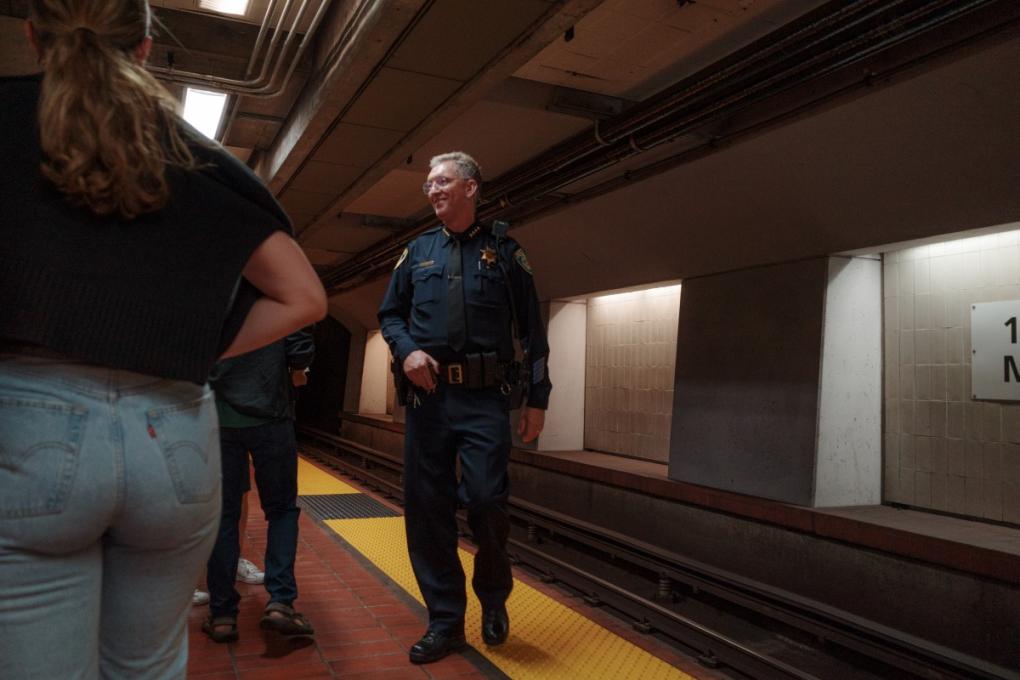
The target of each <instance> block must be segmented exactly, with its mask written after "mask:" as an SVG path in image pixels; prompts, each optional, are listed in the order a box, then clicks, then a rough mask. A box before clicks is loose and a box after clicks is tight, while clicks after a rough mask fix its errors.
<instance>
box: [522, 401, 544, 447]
mask: <svg viewBox="0 0 1020 680" xmlns="http://www.w3.org/2000/svg"><path fill="white" fill-rule="evenodd" d="M543 427H545V411H544V410H543V409H540V408H532V407H530V406H525V407H524V408H523V409H521V418H520V420H518V421H517V434H519V435H520V436H521V439H522V440H523V441H525V442H530V441H532V440H533V439H534V438H535V437H537V436H538V435H539V434H540V433H541V432H542V428H543Z"/></svg>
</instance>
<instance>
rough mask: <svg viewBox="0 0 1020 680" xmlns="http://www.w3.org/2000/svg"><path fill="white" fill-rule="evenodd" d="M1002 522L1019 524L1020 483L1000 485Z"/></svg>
mask: <svg viewBox="0 0 1020 680" xmlns="http://www.w3.org/2000/svg"><path fill="white" fill-rule="evenodd" d="M1002 520H1003V521H1004V522H1013V523H1014V524H1020V483H1016V482H1003V484H1002Z"/></svg>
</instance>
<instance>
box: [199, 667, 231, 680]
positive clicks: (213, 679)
mask: <svg viewBox="0 0 1020 680" xmlns="http://www.w3.org/2000/svg"><path fill="white" fill-rule="evenodd" d="M188 680H237V675H235V674H234V671H230V672H229V673H228V672H224V671H218V672H215V673H203V672H201V671H198V672H196V671H193V670H190V669H189V670H188Z"/></svg>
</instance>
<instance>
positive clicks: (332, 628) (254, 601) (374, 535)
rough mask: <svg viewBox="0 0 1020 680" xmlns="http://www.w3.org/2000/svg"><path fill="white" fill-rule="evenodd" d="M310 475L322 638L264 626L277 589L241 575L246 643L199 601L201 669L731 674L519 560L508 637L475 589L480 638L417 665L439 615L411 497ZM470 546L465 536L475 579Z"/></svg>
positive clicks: (313, 608) (306, 505) (264, 677)
mask: <svg viewBox="0 0 1020 680" xmlns="http://www.w3.org/2000/svg"><path fill="white" fill-rule="evenodd" d="M298 476H299V490H298V493H299V502H300V505H301V506H302V516H301V520H300V522H301V524H300V528H301V534H300V542H299V546H298V557H297V568H296V569H297V580H298V589H299V592H300V596H299V599H298V601H297V602H296V609H298V611H301V612H302V613H304V614H305V615H307V617H308V618H309V620H310V621H311V622H312V625H313V626H314V627H315V631H316V634H315V636H314V638H290V639H287V638H283V637H281V636H279V635H277V634H276V633H274V632H270V631H263V630H261V629H260V628H259V619H260V617H261V616H262V610H263V608H264V607H265V604H266V602H267V601H268V596H267V594H266V592H265V590H264V589H263V587H262V586H255V585H246V584H243V583H238V590H239V591H240V592H241V595H242V600H241V612H240V615H239V617H238V630H239V633H240V639H239V640H238V641H237V642H235V643H230V644H217V643H214V642H212V640H210V639H209V638H208V637H206V635H204V634H203V633H202V632H201V630H200V626H201V623H202V620H203V619H204V618H205V616H206V615H207V613H208V607H194V608H193V609H192V611H191V615H190V622H189V636H190V649H189V651H190V658H189V664H188V677H189V678H193V679H195V680H274V679H276V678H281V679H282V678H288V679H291V680H297V679H303V678H351V679H357V678H365V679H368V678H373V679H374V678H379V679H382V678H387V679H401V678H543V679H545V678H614V679H625V678H642V679H648V680H657V679H662V680H666V679H673V678H676V679H685V678H699V679H701V678H722V677H725V676H723V675H722V674H719V673H716V672H714V671H712V670H710V669H707V668H704V667H702V666H700V665H699V664H698V663H697V662H696V660H694V659H693V658H690V657H686V656H683V655H681V654H680V653H678V652H677V651H675V650H674V649H672V648H671V647H669V646H667V645H665V644H663V643H661V642H659V641H658V640H656V639H655V638H653V637H651V636H648V635H642V634H640V633H637V632H635V631H634V630H633V629H631V628H630V627H629V626H628V625H626V624H625V623H624V622H622V621H620V620H618V619H615V618H613V617H612V616H610V615H608V614H605V613H603V612H601V611H598V610H596V609H593V608H591V607H588V606H586V605H585V604H584V603H583V602H582V601H581V600H580V599H579V598H576V597H573V596H571V595H569V594H567V593H565V592H564V591H560V590H558V589H557V588H556V587H555V586H551V585H547V584H543V583H540V582H539V581H538V580H537V579H534V578H531V577H529V576H528V575H527V574H526V573H524V572H523V571H521V570H519V569H516V568H515V571H514V591H513V593H512V595H511V599H510V601H509V602H508V609H509V611H510V616H511V632H510V639H509V640H508V641H507V643H506V644H504V645H502V646H500V647H495V648H488V647H486V646H485V645H484V644H483V643H482V641H481V635H480V631H479V626H480V616H481V611H480V607H479V604H478V601H477V600H476V599H475V598H474V596H473V595H469V603H468V612H467V627H466V628H467V630H466V632H467V637H468V644H469V645H470V647H469V648H468V649H467V650H466V651H464V652H463V653H460V654H453V655H451V656H449V657H447V658H445V659H443V660H442V661H440V662H438V663H434V664H428V665H423V666H415V665H412V664H411V663H410V662H409V661H408V656H407V651H408V648H409V647H410V646H411V645H412V644H413V643H414V642H415V641H416V640H417V639H418V638H419V637H420V636H421V635H422V633H423V632H424V630H425V626H426V622H427V617H426V612H425V607H424V605H423V603H422V601H421V595H420V594H419V592H418V589H417V587H416V586H415V583H414V577H413V574H412V573H411V567H410V562H409V560H408V558H407V551H406V547H405V545H404V529H403V517H402V516H401V510H400V508H399V506H396V505H393V504H391V503H389V502H387V501H386V500H385V499H383V498H381V497H378V496H376V495H373V494H371V493H369V492H368V491H367V490H365V489H363V488H361V487H359V486H357V485H356V484H354V483H352V482H350V481H349V480H347V479H342V478H340V477H339V476H338V475H337V473H335V472H332V471H327V470H325V469H323V468H321V467H319V466H317V465H315V464H314V463H312V462H309V461H307V460H305V459H303V458H302V459H301V461H300V468H299V475H298ZM255 493H256V492H255V491H254V489H253V491H252V497H251V498H250V503H251V506H250V508H251V513H250V518H249V520H248V525H247V536H248V541H247V546H246V549H245V555H246V556H247V557H249V558H252V559H254V561H256V562H257V563H258V564H260V565H261V563H262V560H261V555H262V553H263V551H264V549H265V529H266V524H265V520H264V518H263V517H262V513H261V511H260V510H259V509H258V499H257V496H256V495H255ZM470 551H471V547H470V546H469V545H467V544H465V543H464V542H462V544H461V551H460V552H461V559H462V561H463V562H464V566H465V571H466V572H467V574H468V580H469V581H470V573H471V572H470V568H471V560H470V559H469V558H470V556H471V555H470Z"/></svg>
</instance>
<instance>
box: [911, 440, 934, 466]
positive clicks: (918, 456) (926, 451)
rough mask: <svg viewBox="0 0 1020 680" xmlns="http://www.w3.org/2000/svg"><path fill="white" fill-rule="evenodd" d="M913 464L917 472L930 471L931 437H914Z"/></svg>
mask: <svg viewBox="0 0 1020 680" xmlns="http://www.w3.org/2000/svg"><path fill="white" fill-rule="evenodd" d="M914 465H915V466H916V468H917V470H918V472H931V437H914Z"/></svg>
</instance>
